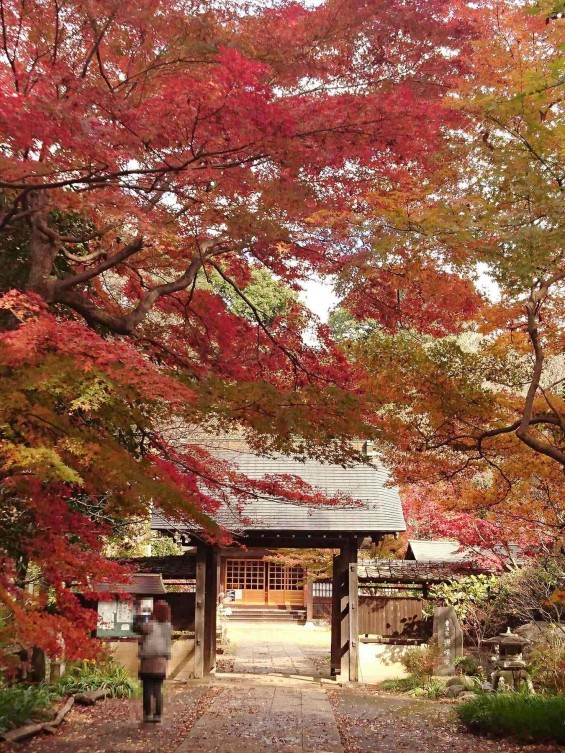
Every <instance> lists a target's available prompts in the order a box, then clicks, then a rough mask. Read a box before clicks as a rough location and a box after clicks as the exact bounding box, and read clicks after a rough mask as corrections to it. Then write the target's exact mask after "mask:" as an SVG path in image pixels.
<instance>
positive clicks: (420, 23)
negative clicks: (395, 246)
mask: <svg viewBox="0 0 565 753" xmlns="http://www.w3.org/2000/svg"><path fill="white" fill-rule="evenodd" d="M0 26H1V35H0V48H1V54H0V98H1V101H0V133H1V134H2V135H1V137H0V191H1V197H0V232H1V233H2V235H1V240H0V243H1V249H2V253H3V258H4V260H6V262H7V263H6V264H4V265H3V276H2V280H1V289H2V291H4V292H5V296H4V298H3V300H2V304H1V305H2V320H1V321H2V326H3V328H4V331H3V333H2V334H1V336H0V338H1V339H0V355H1V359H2V372H1V378H2V380H3V385H2V386H3V391H2V399H1V406H0V411H1V414H2V418H1V425H2V437H1V445H0V462H1V464H2V474H3V479H2V489H3V494H4V503H3V504H4V505H5V509H6V510H7V514H6V515H5V517H4V520H5V521H6V523H7V525H8V528H9V537H8V538H9V540H10V542H11V545H10V547H7V548H6V549H4V550H3V552H2V564H3V565H4V566H5V567H3V575H2V577H1V581H0V586H1V589H2V591H1V597H2V602H3V603H4V604H5V605H6V608H7V609H8V610H10V613H11V614H12V616H13V615H15V616H16V617H17V620H14V619H11V620H8V621H7V622H6V623H5V624H7V625H8V629H9V630H12V632H13V630H14V629H16V633H15V634H14V635H15V637H16V638H17V639H18V640H20V641H24V642H25V641H28V640H30V641H32V642H36V643H37V645H42V646H44V647H45V648H47V649H48V650H49V651H51V652H53V651H54V650H55V649H54V644H55V643H56V642H57V641H58V637H57V632H58V631H60V632H62V633H63V635H64V640H65V643H66V646H67V651H68V653H69V655H73V652H74V653H77V652H78V653H80V652H81V651H82V652H84V651H85V650H86V649H85V648H84V646H85V644H84V641H83V640H79V634H80V632H81V630H82V633H83V634H84V629H85V628H86V627H88V624H90V623H88V619H90V618H88V619H87V617H85V616H84V615H82V617H81V615H80V614H79V612H80V610H79V607H78V602H77V600H76V598H75V597H74V596H73V594H72V593H71V591H70V590H69V584H70V583H71V581H72V582H74V583H75V585H76V587H77V588H82V589H83V590H84V589H86V588H88V586H89V583H90V575H91V574H92V573H93V572H96V574H97V577H107V578H113V579H114V580H115V579H116V578H118V577H119V573H118V572H117V571H116V570H115V568H114V569H112V567H111V566H110V565H108V564H107V563H106V564H105V563H104V560H103V558H102V556H101V555H102V550H101V544H100V541H101V536H102V534H108V533H111V531H112V529H113V528H115V525H116V523H119V522H120V521H122V520H128V519H131V518H132V517H133V518H136V517H144V516H146V515H147V511H148V509H149V505H150V504H151V503H156V504H158V505H159V506H160V507H161V509H162V510H163V511H164V512H165V513H166V514H167V515H169V516H171V518H173V519H176V520H183V521H187V520H188V521H191V522H192V523H193V524H196V525H198V526H199V527H201V528H202V529H203V530H204V531H206V532H207V535H209V536H211V537H215V538H216V539H218V538H221V537H222V536H223V535H224V534H223V533H222V532H221V531H220V530H218V528H217V527H216V526H215V525H214V523H213V521H212V518H211V514H212V513H213V512H214V510H215V509H216V507H217V505H218V503H219V501H220V500H222V499H229V500H230V503H232V504H234V505H236V506H237V505H240V504H243V503H244V501H245V499H247V498H248V497H249V495H253V494H266V493H267V494H274V495H278V496H282V497H284V498H286V499H290V500H292V501H294V502H296V503H297V504H300V503H303V502H309V503H328V502H329V503H331V502H332V501H333V502H337V500H331V499H330V500H328V499H327V498H326V497H325V495H323V494H322V493H321V492H320V491H319V490H316V489H312V488H306V486H305V485H303V484H300V483H299V482H298V480H296V479H292V478H290V477H284V478H269V479H264V480H263V481H254V482H252V481H250V480H249V479H246V478H245V477H243V476H242V475H241V474H239V473H238V472H237V469H236V468H234V467H233V466H231V465H230V464H229V463H227V462H225V461H222V460H221V459H220V458H218V457H216V456H215V455H214V453H213V452H211V451H209V449H207V447H206V443H205V442H203V441H202V440H201V437H202V434H204V435H205V434H206V433H214V432H215V433H217V432H227V431H234V430H236V431H238V432H239V434H240V435H243V436H244V437H245V438H246V440H247V442H248V443H249V445H250V446H251V447H253V448H254V449H255V450H257V451H261V452H270V451H282V452H291V453H293V454H294V455H296V456H306V455H310V456H313V457H318V458H324V459H328V460H339V461H340V462H346V461H347V458H348V457H351V450H350V448H349V445H348V438H349V437H351V436H354V435H361V436H362V435H363V434H364V433H366V431H367V421H366V419H367V415H366V412H365V407H364V404H363V401H362V400H361V398H360V394H359V390H358V387H357V382H358V371H359V368H358V367H357V366H354V365H349V364H348V363H347V359H346V358H345V356H344V355H343V353H342V352H341V351H340V350H339V349H338V348H336V347H335V346H334V344H333V343H332V341H331V338H330V335H329V332H328V330H327V328H324V327H322V326H319V324H318V325H316V323H315V322H313V318H312V316H311V315H310V313H309V312H308V310H307V309H305V308H304V307H303V306H301V305H300V303H299V302H298V300H296V299H294V298H293V297H292V296H290V297H289V298H288V299H287V300H288V305H285V306H283V307H282V309H280V310H276V311H275V315H274V316H264V312H262V311H261V310H260V308H259V306H258V305H257V303H256V302H255V298H254V297H253V296H252V295H251V294H249V295H248V294H247V293H246V290H248V288H249V287H250V286H251V284H252V282H253V280H254V279H257V275H258V274H262V273H267V274H268V275H269V276H271V277H274V279H276V280H277V281H278V283H279V284H280V286H281V287H285V286H286V287H288V288H289V289H290V290H291V291H292V290H294V291H296V290H298V289H299V288H300V283H301V281H303V280H305V279H308V277H309V276H311V275H312V274H315V273H321V274H324V273H334V272H336V271H338V270H339V269H341V268H342V267H343V265H344V263H345V262H346V261H347V260H348V258H349V257H350V256H351V255H352V254H355V251H356V245H357V239H356V237H355V233H352V232H351V226H352V223H354V222H355V221H356V216H357V215H358V214H359V212H361V211H362V208H363V201H364V198H363V196H364V188H365V186H366V184H367V182H368V181H373V180H374V179H377V180H379V181H382V182H383V185H384V184H386V183H387V181H390V180H392V179H396V178H398V177H400V176H402V175H403V174H404V173H405V172H406V170H407V169H408V168H407V165H411V166H414V165H420V166H421V167H422V169H424V166H425V165H426V163H427V162H428V161H429V160H430V159H431V157H432V155H433V151H434V148H435V144H436V142H437V141H438V139H439V138H440V135H441V131H442V128H443V127H444V126H445V124H446V123H450V122H451V123H453V124H455V123H457V121H458V118H459V115H458V113H456V112H454V111H453V108H450V107H449V105H448V104H442V102H441V101H440V100H441V97H442V95H443V94H444V92H445V91H446V89H448V88H449V87H450V86H451V85H452V82H453V80H454V78H455V77H456V76H457V74H458V73H459V72H460V69H461V50H462V48H463V46H464V44H465V38H466V35H467V33H468V30H469V25H468V20H467V18H466V15H465V14H464V13H462V14H461V16H458V15H457V14H455V13H453V9H452V6H451V4H450V3H449V2H447V1H446V0H428V1H427V2H425V3H419V4H418V5H417V6H414V7H410V8H408V7H407V6H406V5H405V4H404V3H403V2H400V0H387V2H384V3H383V2H374V1H373V0H354V2H350V3H348V6H347V13H345V12H344V8H343V6H342V4H341V3H340V2H338V1H337V0H327V2H325V3H322V4H321V5H319V6H317V7H315V8H306V7H303V6H301V5H300V4H298V3H288V4H286V3H283V4H281V5H280V6H279V5H276V4H275V5H274V6H273V7H268V8H266V9H264V10H260V9H257V8H255V9H252V10H251V11H247V10H246V9H245V8H242V6H241V4H239V3H233V4H231V3H228V2H226V3H222V4H221V7H220V6H218V4H216V3H213V2H209V3H208V2H192V1H191V0H183V2H180V3H172V2H169V1H168V0H152V1H151V2H149V3H142V4H140V3H134V2H132V0H121V1H120V2H117V0H88V2H87V1H86V0H56V1H54V2H52V1H51V0H35V2H31V3H29V2H26V3H22V2H20V1H19V0H3V2H2V4H1V13H0ZM212 276H214V277H213V278H212ZM203 277H207V278H209V284H208V285H203V284H201V283H199V279H202V278H203ZM218 278H220V279H221V281H222V282H221V285H218ZM222 286H223V288H222ZM226 289H231V291H232V293H231V299H230V296H226V295H225V294H224V295H222V290H224V291H225V290H226ZM234 299H237V300H239V302H240V306H239V308H238V307H236V306H234V305H233V300H234ZM243 304H244V306H243ZM244 312H245V313H244ZM307 326H310V327H312V326H314V327H315V328H316V342H315V344H314V345H313V344H312V342H311V340H310V342H308V341H307V340H306V339H305V338H304V331H305V328H306V327H307ZM42 531H48V532H49V536H50V539H49V542H50V543H49V546H47V545H46V544H45V543H43V544H42V545H41V546H39V545H38V543H37V542H38V541H41V537H42V533H41V532H42ZM97 542H98V543H97ZM87 553H88V554H87ZM32 565H37V566H38V567H39V570H40V573H41V577H40V580H41V587H40V589H39V590H38V591H36V592H35V593H34V594H33V595H32V594H28V596H26V595H25V587H26V578H27V573H29V572H30V568H31V566H32ZM50 611H51V614H50ZM81 620H82V622H81ZM85 620H86V622H85ZM46 621H47V622H46ZM87 623H88V624H87ZM71 625H72V630H71ZM32 628H33V629H32ZM73 631H74V632H73Z"/></svg>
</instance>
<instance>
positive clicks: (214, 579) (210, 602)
mask: <svg viewBox="0 0 565 753" xmlns="http://www.w3.org/2000/svg"><path fill="white" fill-rule="evenodd" d="M205 590H206V598H205V601H204V676H206V675H209V674H210V673H211V672H213V670H215V668H216V623H217V609H218V552H217V549H216V547H214V546H209V547H207V548H206V573H205Z"/></svg>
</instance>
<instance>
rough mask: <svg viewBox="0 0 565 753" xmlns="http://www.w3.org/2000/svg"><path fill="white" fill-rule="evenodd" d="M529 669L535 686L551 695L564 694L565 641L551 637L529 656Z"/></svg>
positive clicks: (535, 648) (557, 637)
mask: <svg viewBox="0 0 565 753" xmlns="http://www.w3.org/2000/svg"><path fill="white" fill-rule="evenodd" d="M530 669H531V673H532V676H533V678H534V680H535V682H536V684H538V685H540V686H541V687H542V688H543V689H544V690H548V691H550V692H551V693H564V692H565V639H563V638H560V637H559V636H551V637H549V638H548V639H547V641H545V642H544V643H540V644H538V645H536V646H535V647H534V648H533V649H532V652H531V654H530Z"/></svg>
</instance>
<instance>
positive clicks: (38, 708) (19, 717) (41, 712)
mask: <svg viewBox="0 0 565 753" xmlns="http://www.w3.org/2000/svg"><path fill="white" fill-rule="evenodd" d="M58 697H59V696H58V694H57V693H56V692H55V691H54V690H53V688H50V687H49V686H47V685H44V684H41V685H29V686H26V685H12V686H10V687H2V686H0V734H2V733H4V732H6V730H9V729H15V728H16V727H21V726H22V725H23V724H25V723H26V722H28V721H30V720H33V719H48V718H49V711H50V709H51V706H52V705H53V703H54V702H55V701H56V700H57V699H58Z"/></svg>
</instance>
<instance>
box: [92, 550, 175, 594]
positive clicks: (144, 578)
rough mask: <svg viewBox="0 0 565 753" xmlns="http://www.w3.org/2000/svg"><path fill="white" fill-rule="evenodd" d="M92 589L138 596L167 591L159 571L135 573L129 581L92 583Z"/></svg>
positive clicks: (100, 591)
mask: <svg viewBox="0 0 565 753" xmlns="http://www.w3.org/2000/svg"><path fill="white" fill-rule="evenodd" d="M155 559H158V558H155ZM153 567H154V568H155V564H153ZM92 590H93V591H97V592H99V593H112V594H114V593H121V594H136V595H139V596H152V595H156V594H165V593H167V591H166V589H165V586H164V585H163V579H162V577H161V573H135V574H134V575H132V576H131V583H94V584H93V587H92Z"/></svg>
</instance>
